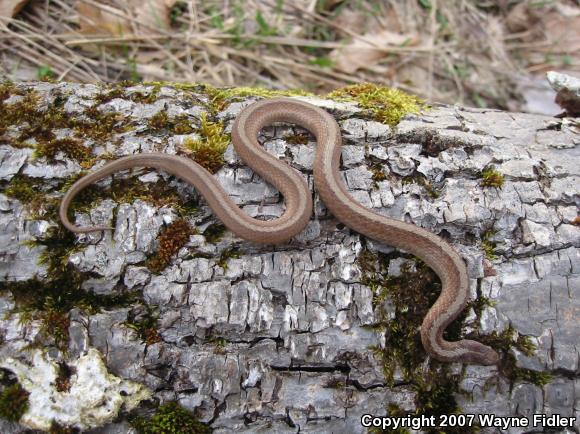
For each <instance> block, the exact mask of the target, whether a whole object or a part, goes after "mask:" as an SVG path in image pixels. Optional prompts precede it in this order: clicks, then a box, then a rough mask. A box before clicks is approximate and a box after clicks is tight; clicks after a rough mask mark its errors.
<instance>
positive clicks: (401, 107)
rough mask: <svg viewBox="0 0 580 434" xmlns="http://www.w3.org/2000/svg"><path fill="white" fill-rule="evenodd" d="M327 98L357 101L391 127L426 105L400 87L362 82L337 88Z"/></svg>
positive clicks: (378, 119)
mask: <svg viewBox="0 0 580 434" xmlns="http://www.w3.org/2000/svg"><path fill="white" fill-rule="evenodd" d="M327 98H331V99H337V100H349V101H356V102H357V103H358V104H359V105H360V106H361V107H363V108H365V109H369V110H370V111H371V112H372V113H373V117H374V118H375V119H376V120H377V121H379V122H383V123H385V124H388V125H390V126H391V127H393V126H395V125H397V124H398V123H399V121H400V120H401V118H402V117H403V116H405V115H406V114H407V113H419V111H420V110H421V109H422V108H424V107H425V103H424V101H423V100H421V99H420V98H418V97H416V96H413V95H409V94H407V93H405V92H403V91H400V90H398V89H393V88H390V87H383V86H377V85H376V84H372V83H361V84H354V85H350V86H345V87H343V88H340V89H336V90H334V91H332V92H330V93H329V94H328V95H327Z"/></svg>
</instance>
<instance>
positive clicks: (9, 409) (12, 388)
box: [0, 383, 30, 422]
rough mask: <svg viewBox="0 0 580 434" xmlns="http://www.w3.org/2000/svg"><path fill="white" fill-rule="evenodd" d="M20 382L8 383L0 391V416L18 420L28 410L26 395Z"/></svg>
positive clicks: (13, 420)
mask: <svg viewBox="0 0 580 434" xmlns="http://www.w3.org/2000/svg"><path fill="white" fill-rule="evenodd" d="M29 395H30V394H29V393H28V392H27V391H26V390H24V388H23V387H22V386H21V385H20V383H14V384H11V385H8V386H6V387H5V388H4V390H2V392H0V418H2V419H6V420H7V421H9V422H18V421H19V420H20V418H21V417H22V415H24V413H26V411H27V410H28V396H29Z"/></svg>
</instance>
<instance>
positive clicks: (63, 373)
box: [55, 362, 75, 392]
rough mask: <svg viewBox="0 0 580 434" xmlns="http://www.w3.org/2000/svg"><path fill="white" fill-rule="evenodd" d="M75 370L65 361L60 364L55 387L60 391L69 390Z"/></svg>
mask: <svg viewBox="0 0 580 434" xmlns="http://www.w3.org/2000/svg"><path fill="white" fill-rule="evenodd" d="M74 372H75V370H74V368H71V367H70V366H69V365H67V364H66V363H65V362H60V363H59V364H58V374H57V377H56V380H55V389H56V390H57V391H59V392H68V391H69V390H70V386H71V384H70V379H71V377H72V376H73V374H74Z"/></svg>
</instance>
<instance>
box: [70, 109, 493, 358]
mask: <svg viewBox="0 0 580 434" xmlns="http://www.w3.org/2000/svg"><path fill="white" fill-rule="evenodd" d="M274 122H287V123H293V124H297V125H300V126H302V127H304V128H306V129H307V130H309V131H310V132H311V133H312V134H314V136H315V137H316V141H317V150H316V158H315V162H314V183H315V187H316V189H317V190H318V193H319V194H320V197H321V198H322V200H323V201H324V203H325V204H326V206H327V207H328V209H329V210H330V211H331V212H332V213H333V214H334V216H335V217H336V218H337V219H338V220H340V221H341V222H342V223H344V224H345V225H347V226H349V227H350V228H351V229H353V230H355V231H357V232H359V233H361V234H363V235H365V236H367V237H369V238H372V239H374V240H377V241H380V242H381V243H385V244H388V245H391V246H394V247H397V248H400V249H403V250H406V251H408V252H410V253H412V254H413V255H415V256H417V257H418V258H420V259H422V260H423V261H424V262H425V263H426V264H427V265H428V266H429V267H431V268H432V269H433V270H434V271H435V273H437V275H438V276H439V278H440V279H441V284H442V291H441V295H440V296H439V298H438V299H437V301H436V302H435V304H434V305H433V306H432V307H431V309H430V310H429V312H428V313H427V315H426V317H425V319H424V320H423V324H422V326H421V340H422V342H423V346H424V348H425V350H426V351H427V353H429V354H430V355H431V356H432V357H434V358H435V359H438V360H440V361H448V362H464V363H478V364H482V365H492V364H495V363H497V362H498V359H499V357H498V354H497V353H496V352H495V351H494V350H493V349H491V348H490V347H487V346H485V345H483V344H481V343H479V342H476V341H472V340H460V341H456V342H450V341H446V340H444V339H443V331H444V330H445V328H446V327H447V326H448V325H449V324H450V323H451V322H452V321H453V320H454V319H455V318H456V317H457V316H458V315H459V314H460V313H461V311H462V310H463V309H464V307H465V305H466V303H467V297H468V295H467V289H468V278H467V270H466V267H465V264H464V262H463V261H462V259H461V258H460V257H459V255H458V254H457V253H456V252H455V250H454V249H453V248H452V247H451V246H450V245H449V244H447V243H446V242H445V241H444V240H443V239H441V238H440V237H438V236H436V235H435V234H432V233H431V232H429V231H427V230H425V229H422V228H420V227H418V226H414V225H411V224H408V223H404V222H401V221H398V220H394V219H391V218H387V217H385V216H382V215H380V214H378V213H375V212H373V211H371V210H369V209H367V208H365V207H364V206H362V205H361V204H359V203H358V202H357V201H356V200H355V199H353V197H352V196H351V195H350V194H349V193H348V191H347V190H346V188H345V186H344V184H343V183H342V180H341V179H340V174H339V165H340V155H341V145H342V138H341V134H340V127H339V126H338V124H337V122H336V121H335V119H334V118H333V117H332V116H331V115H329V114H328V113H327V112H326V111H324V110H322V109H320V108H318V107H315V106H313V105H311V104H308V103H306V102H302V101H298V100H293V99H289V98H277V99H270V100H264V101H260V102H257V103H255V104H252V105H251V106H249V107H247V108H246V109H244V110H243V111H242V112H241V113H240V114H239V116H238V117H237V118H236V120H235V122H234V126H233V129H232V141H233V144H234V147H235V150H236V152H237V153H238V154H239V156H240V157H241V158H242V159H243V160H244V161H245V162H246V163H247V164H248V165H249V166H250V167H251V168H252V169H254V170H255V171H256V172H257V173H258V174H260V175H261V176H262V177H263V178H264V179H265V180H266V181H267V182H269V183H270V184H272V185H273V186H274V187H276V188H277V189H278V190H279V191H280V192H281V193H282V195H283V196H284V200H285V205H286V209H285V212H284V214H283V215H282V216H281V217H279V218H277V219H275V220H269V221H262V220H256V219H254V218H251V217H249V216H248V215H247V214H246V213H245V212H243V211H242V210H240V209H239V208H238V206H237V205H236V204H235V203H234V202H233V201H232V200H231V199H230V197H229V196H228V194H227V193H226V192H225V191H224V189H223V188H222V187H221V186H220V184H219V183H218V182H217V181H216V179H215V178H214V177H213V176H212V174H211V173H209V172H208V171H206V170H205V169H204V168H203V167H201V166H200V165H198V164H197V163H195V162H193V161H191V160H189V159H187V158H184V157H179V156H175V155H168V154H161V153H150V154H137V155H130V156H127V157H123V158H120V159H118V160H116V161H113V162H111V163H108V164H107V165H105V166H103V167H102V168H100V169H97V170H96V171H94V172H93V173H90V174H89V175H87V176H85V177H83V178H81V179H79V180H78V181H77V182H75V183H74V184H73V185H72V186H71V188H70V189H69V190H68V191H67V193H66V194H65V196H64V197H63V199H62V202H61V204H60V218H61V220H62V223H63V225H64V226H65V227H66V228H67V229H69V230H71V231H73V232H77V233H83V232H92V231H98V230H104V229H111V228H108V227H103V226H93V227H84V228H81V227H77V226H74V225H73V224H72V223H71V222H70V221H69V219H68V217H67V210H68V207H69V205H70V203H71V201H72V199H73V198H74V197H75V195H76V194H78V192H79V191H80V190H82V189H83V188H84V187H86V186H87V185H89V184H92V183H93V182H95V181H98V180H100V179H102V178H105V177H107V176H109V175H111V174H112V173H114V172H117V171H119V170H125V169H129V168H132V167H152V168H156V169H161V170H164V171H166V172H169V173H170V174H172V175H175V176H177V177H179V178H181V179H183V180H185V181H187V182H189V183H190V184H192V185H194V186H195V188H196V189H197V190H198V191H199V192H200V193H201V194H202V195H203V197H204V198H205V200H206V201H207V203H208V205H209V206H210V207H211V209H212V210H213V212H214V213H215V214H216V215H217V217H218V218H219V219H220V220H221V221H222V222H223V224H224V225H225V226H226V227H227V228H228V229H229V230H231V231H232V232H233V233H235V234H236V235H238V236H239V237H241V238H244V239H247V240H249V241H254V242H257V243H268V244H277V243H282V242H284V241H287V240H289V239H290V238H292V237H293V236H294V235H296V234H298V233H299V232H300V231H302V229H304V227H305V226H306V224H307V223H308V220H309V219H310V215H311V213H312V198H311V193H310V190H309V188H308V186H307V184H306V182H305V181H304V178H303V177H302V176H301V175H300V174H299V173H298V172H297V171H296V170H295V169H293V168H292V167H290V166H288V165H287V164H285V163H283V162H282V161H280V160H278V159H277V158H276V157H274V156H272V155H270V154H268V152H266V151H265V150H264V149H263V148H262V147H261V146H260V145H259V143H258V140H257V136H258V133H259V131H260V129H262V128H263V127H265V126H267V125H270V124H272V123H274Z"/></svg>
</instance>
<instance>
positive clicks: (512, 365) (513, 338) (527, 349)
mask: <svg viewBox="0 0 580 434" xmlns="http://www.w3.org/2000/svg"><path fill="white" fill-rule="evenodd" d="M480 341H481V342H482V343H484V344H485V345H489V346H491V347H493V348H495V349H497V350H498V351H500V352H501V353H502V354H503V357H502V361H501V364H500V371H501V373H502V374H503V375H504V376H505V377H507V378H508V379H509V380H510V381H511V382H512V384H513V383H514V382H516V381H525V382H528V383H532V384H535V385H536V386H539V387H543V386H545V385H546V384H548V383H549V382H550V381H551V379H552V375H551V374H550V373H548V372H540V371H534V370H533V369H526V368H521V367H519V366H517V360H516V358H515V356H514V355H513V354H512V353H511V352H510V350H511V349H512V348H515V349H517V350H519V351H520V352H522V353H523V354H524V355H526V356H528V357H529V356H532V355H533V354H534V353H535V351H536V346H535V345H534V344H533V343H532V341H531V340H530V338H529V336H525V335H520V334H518V332H517V331H516V330H515V329H514V328H513V326H512V325H511V324H510V325H509V326H508V327H507V328H506V329H504V330H503V331H501V332H497V331H493V332H492V333H491V334H489V335H487V336H482V337H481V339H480Z"/></svg>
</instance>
